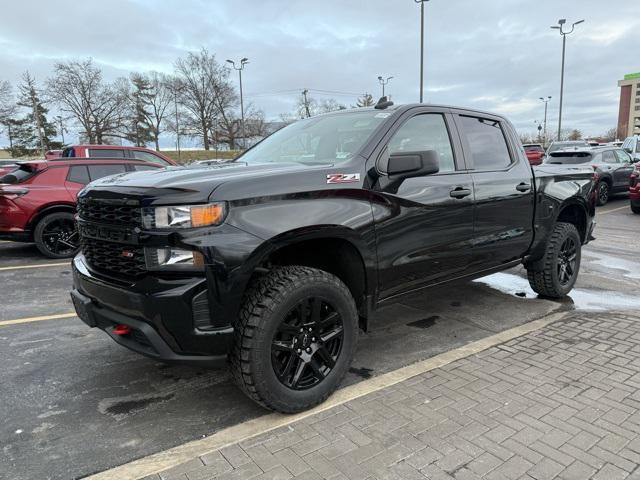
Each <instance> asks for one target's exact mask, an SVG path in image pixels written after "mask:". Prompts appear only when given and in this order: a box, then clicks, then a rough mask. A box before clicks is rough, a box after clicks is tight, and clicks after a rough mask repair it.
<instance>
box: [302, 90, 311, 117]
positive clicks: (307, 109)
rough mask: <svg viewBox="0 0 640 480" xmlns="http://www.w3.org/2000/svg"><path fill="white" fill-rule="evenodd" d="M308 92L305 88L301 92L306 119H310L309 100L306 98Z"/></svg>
mask: <svg viewBox="0 0 640 480" xmlns="http://www.w3.org/2000/svg"><path fill="white" fill-rule="evenodd" d="M308 93H309V90H307V89H306V88H305V89H304V90H303V91H302V96H303V98H304V110H305V112H306V113H307V118H309V117H311V112H310V111H309V99H308V98H307V94H308Z"/></svg>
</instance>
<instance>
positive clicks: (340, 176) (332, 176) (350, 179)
mask: <svg viewBox="0 0 640 480" xmlns="http://www.w3.org/2000/svg"><path fill="white" fill-rule="evenodd" d="M359 181H360V174H359V173H329V174H328V175H327V183H354V182H359Z"/></svg>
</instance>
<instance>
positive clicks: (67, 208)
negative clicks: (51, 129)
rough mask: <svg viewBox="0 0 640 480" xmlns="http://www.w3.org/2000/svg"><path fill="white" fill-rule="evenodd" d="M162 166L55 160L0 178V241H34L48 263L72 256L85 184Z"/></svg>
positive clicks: (33, 163) (16, 168) (28, 165)
mask: <svg viewBox="0 0 640 480" xmlns="http://www.w3.org/2000/svg"><path fill="white" fill-rule="evenodd" d="M162 166H163V165H159V164H158V163H151V162H146V161H142V160H136V159H124V158H121V159H103V158H58V159H55V160H36V161H28V162H21V163H19V164H18V165H16V166H14V168H12V170H11V171H9V172H4V174H2V173H0V239H4V240H12V241H21V242H34V243H35V244H36V246H37V247H38V250H40V252H42V254H44V255H45V256H47V257H49V258H66V257H71V256H73V255H75V254H76V252H77V251H78V249H79V246H80V244H79V239H78V234H77V232H76V227H75V219H74V217H75V213H76V196H77V194H78V192H79V191H80V190H81V189H82V188H83V187H84V186H85V185H86V184H88V183H89V182H91V181H93V180H97V179H99V178H103V177H106V176H109V175H115V174H119V173H125V172H132V171H141V170H152V169H153V170H155V169H159V168H161V167H162Z"/></svg>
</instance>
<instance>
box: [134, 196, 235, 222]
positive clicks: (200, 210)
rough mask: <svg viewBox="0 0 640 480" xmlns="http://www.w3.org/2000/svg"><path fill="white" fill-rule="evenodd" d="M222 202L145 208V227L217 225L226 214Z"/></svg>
mask: <svg viewBox="0 0 640 480" xmlns="http://www.w3.org/2000/svg"><path fill="white" fill-rule="evenodd" d="M226 210H227V209H226V205H225V203H224V202H218V203H209V204H207V205H177V206H175V207H155V208H148V209H145V214H144V226H145V228H192V227H206V226H210V225H219V224H220V223H222V221H223V220H224V216H225V214H226Z"/></svg>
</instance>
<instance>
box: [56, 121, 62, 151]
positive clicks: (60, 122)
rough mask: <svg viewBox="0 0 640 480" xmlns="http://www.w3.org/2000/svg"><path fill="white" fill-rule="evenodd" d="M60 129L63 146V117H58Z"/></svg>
mask: <svg viewBox="0 0 640 480" xmlns="http://www.w3.org/2000/svg"><path fill="white" fill-rule="evenodd" d="M56 121H57V124H58V127H59V128H60V136H61V137H62V145H64V123H62V117H61V116H60V115H58V116H56Z"/></svg>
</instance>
